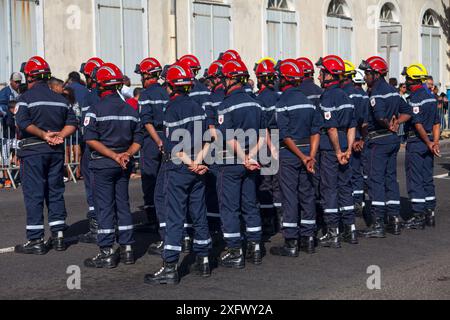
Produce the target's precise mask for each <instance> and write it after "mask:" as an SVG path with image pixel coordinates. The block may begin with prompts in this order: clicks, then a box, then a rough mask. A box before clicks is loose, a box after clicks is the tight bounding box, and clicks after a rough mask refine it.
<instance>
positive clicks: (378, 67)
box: [359, 56, 389, 75]
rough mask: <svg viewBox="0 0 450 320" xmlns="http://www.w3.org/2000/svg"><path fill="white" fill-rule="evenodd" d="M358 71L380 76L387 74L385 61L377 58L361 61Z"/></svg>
mask: <svg viewBox="0 0 450 320" xmlns="http://www.w3.org/2000/svg"><path fill="white" fill-rule="evenodd" d="M359 69H361V70H363V71H371V72H378V73H379V74H381V75H386V74H387V73H388V72H389V66H388V64H387V62H386V60H384V59H383V58H381V57H377V56H375V57H370V58H369V59H367V60H363V62H362V63H361V65H360V66H359Z"/></svg>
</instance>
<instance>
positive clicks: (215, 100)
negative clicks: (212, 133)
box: [206, 88, 225, 127]
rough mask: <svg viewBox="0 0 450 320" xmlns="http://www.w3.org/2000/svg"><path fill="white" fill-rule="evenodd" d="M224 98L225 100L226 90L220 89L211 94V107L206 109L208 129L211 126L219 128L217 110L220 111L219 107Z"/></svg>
mask: <svg viewBox="0 0 450 320" xmlns="http://www.w3.org/2000/svg"><path fill="white" fill-rule="evenodd" d="M224 98H225V89H223V88H219V89H216V90H214V91H213V92H211V106H210V107H208V108H206V116H207V120H206V125H207V126H208V127H209V126H215V127H217V125H218V122H217V119H218V113H217V110H218V109H219V106H220V104H221V103H222V101H223V99H224Z"/></svg>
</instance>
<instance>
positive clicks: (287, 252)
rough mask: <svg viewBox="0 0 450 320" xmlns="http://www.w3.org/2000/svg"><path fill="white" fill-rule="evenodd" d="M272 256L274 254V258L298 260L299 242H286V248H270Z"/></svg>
mask: <svg viewBox="0 0 450 320" xmlns="http://www.w3.org/2000/svg"><path fill="white" fill-rule="evenodd" d="M270 254H272V255H274V256H282V257H291V258H297V257H298V241H297V240H286V241H285V242H284V246H282V247H272V248H270Z"/></svg>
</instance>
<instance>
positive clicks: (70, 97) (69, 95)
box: [62, 87, 76, 105]
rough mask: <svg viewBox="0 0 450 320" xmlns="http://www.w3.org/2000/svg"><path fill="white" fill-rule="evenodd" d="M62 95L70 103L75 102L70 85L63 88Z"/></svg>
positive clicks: (73, 92)
mask: <svg viewBox="0 0 450 320" xmlns="http://www.w3.org/2000/svg"><path fill="white" fill-rule="evenodd" d="M62 95H63V96H64V98H66V99H67V100H68V101H69V103H70V104H71V105H74V104H75V102H76V99H75V91H74V90H73V89H72V88H70V87H66V88H64V92H63V94H62Z"/></svg>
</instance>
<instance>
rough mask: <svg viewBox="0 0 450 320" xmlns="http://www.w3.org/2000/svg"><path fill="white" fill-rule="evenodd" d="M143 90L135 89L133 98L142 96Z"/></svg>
mask: <svg viewBox="0 0 450 320" xmlns="http://www.w3.org/2000/svg"><path fill="white" fill-rule="evenodd" d="M141 91H142V88H135V89H134V90H133V97H136V96H138V95H140V94H141Z"/></svg>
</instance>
